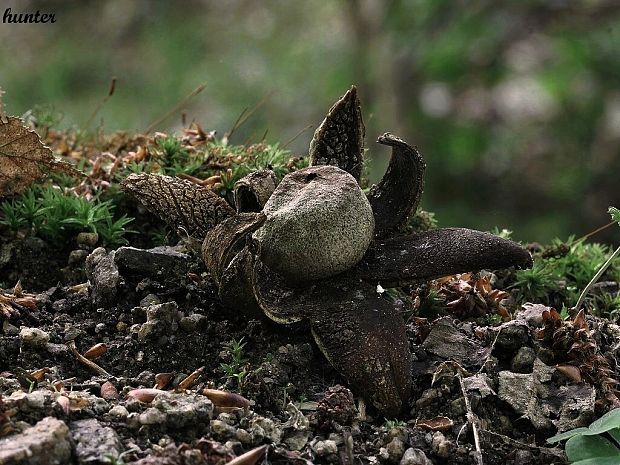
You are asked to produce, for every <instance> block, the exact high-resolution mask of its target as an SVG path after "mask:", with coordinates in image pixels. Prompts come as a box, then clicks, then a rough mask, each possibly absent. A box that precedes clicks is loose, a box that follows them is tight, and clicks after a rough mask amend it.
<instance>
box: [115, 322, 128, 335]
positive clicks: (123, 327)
mask: <svg viewBox="0 0 620 465" xmlns="http://www.w3.org/2000/svg"><path fill="white" fill-rule="evenodd" d="M128 327H129V325H128V324H127V323H125V322H124V321H119V322H118V323H116V331H117V332H119V333H124V332H125V331H127V328H128Z"/></svg>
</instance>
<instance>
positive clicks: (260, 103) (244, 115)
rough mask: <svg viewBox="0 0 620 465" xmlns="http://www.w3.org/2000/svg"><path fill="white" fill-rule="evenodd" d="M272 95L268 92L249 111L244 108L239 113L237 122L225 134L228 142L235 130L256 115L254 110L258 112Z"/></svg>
mask: <svg viewBox="0 0 620 465" xmlns="http://www.w3.org/2000/svg"><path fill="white" fill-rule="evenodd" d="M272 95H273V92H269V93H268V94H267V95H265V96H264V97H263V98H262V99H260V100H259V101H258V103H257V104H256V105H254V106H253V107H252V108H251V109H249V110H248V109H247V108H246V109H244V110H243V111H242V112H241V114H240V115H239V118H237V121H235V124H233V127H232V128H231V129H230V131H228V133H227V134H226V137H227V138H228V140H230V138H231V137H232V135H233V133H234V132H235V131H236V130H237V129H239V128H240V127H241V126H242V125H243V123H245V122H246V121H247V120H248V119H249V118H250V116H252V115H253V114H254V113H256V110H258V109H259V108H260V107H262V106H263V105H264V104H265V103H267V101H268V100H269V99H270V98H271V96H272Z"/></svg>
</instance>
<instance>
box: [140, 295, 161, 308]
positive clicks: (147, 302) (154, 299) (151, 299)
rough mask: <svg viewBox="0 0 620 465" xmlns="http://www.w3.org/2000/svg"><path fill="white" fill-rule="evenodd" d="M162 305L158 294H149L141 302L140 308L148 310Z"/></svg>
mask: <svg viewBox="0 0 620 465" xmlns="http://www.w3.org/2000/svg"><path fill="white" fill-rule="evenodd" d="M160 303H161V299H160V298H159V297H158V296H157V295H156V294H147V295H146V297H144V299H142V300H141V301H140V307H144V308H146V307H149V306H151V305H157V304H160Z"/></svg>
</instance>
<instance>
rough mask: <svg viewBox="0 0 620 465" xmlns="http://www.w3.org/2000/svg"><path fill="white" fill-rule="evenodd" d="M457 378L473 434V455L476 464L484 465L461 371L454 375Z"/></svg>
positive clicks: (476, 427) (476, 428)
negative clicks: (474, 449)
mask: <svg viewBox="0 0 620 465" xmlns="http://www.w3.org/2000/svg"><path fill="white" fill-rule="evenodd" d="M456 377H457V378H458V379H459V384H460V385H461V392H462V393H463V399H465V410H466V411H467V421H468V422H469V424H471V429H472V434H473V435H474V444H475V446H476V453H475V454H474V456H475V457H476V463H477V464H478V465H484V462H483V461H482V449H481V448H480V436H479V435H478V426H476V419H475V418H474V412H473V411H472V409H471V405H470V404H469V397H467V392H466V391H465V383H463V376H461V372H460V371H459V372H458V373H457V375H456Z"/></svg>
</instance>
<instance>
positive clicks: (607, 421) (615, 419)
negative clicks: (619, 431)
mask: <svg viewBox="0 0 620 465" xmlns="http://www.w3.org/2000/svg"><path fill="white" fill-rule="evenodd" d="M618 427H620V408H616V409H613V410H611V411H609V412H607V413H606V414H605V415H603V416H602V417H601V418H599V419H598V420H595V421H593V422H592V424H591V425H590V426H589V428H588V430H589V431H588V432H587V433H583V434H587V435H591V434H601V433H605V432H607V431H609V430H611V429H614V428H618Z"/></svg>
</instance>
